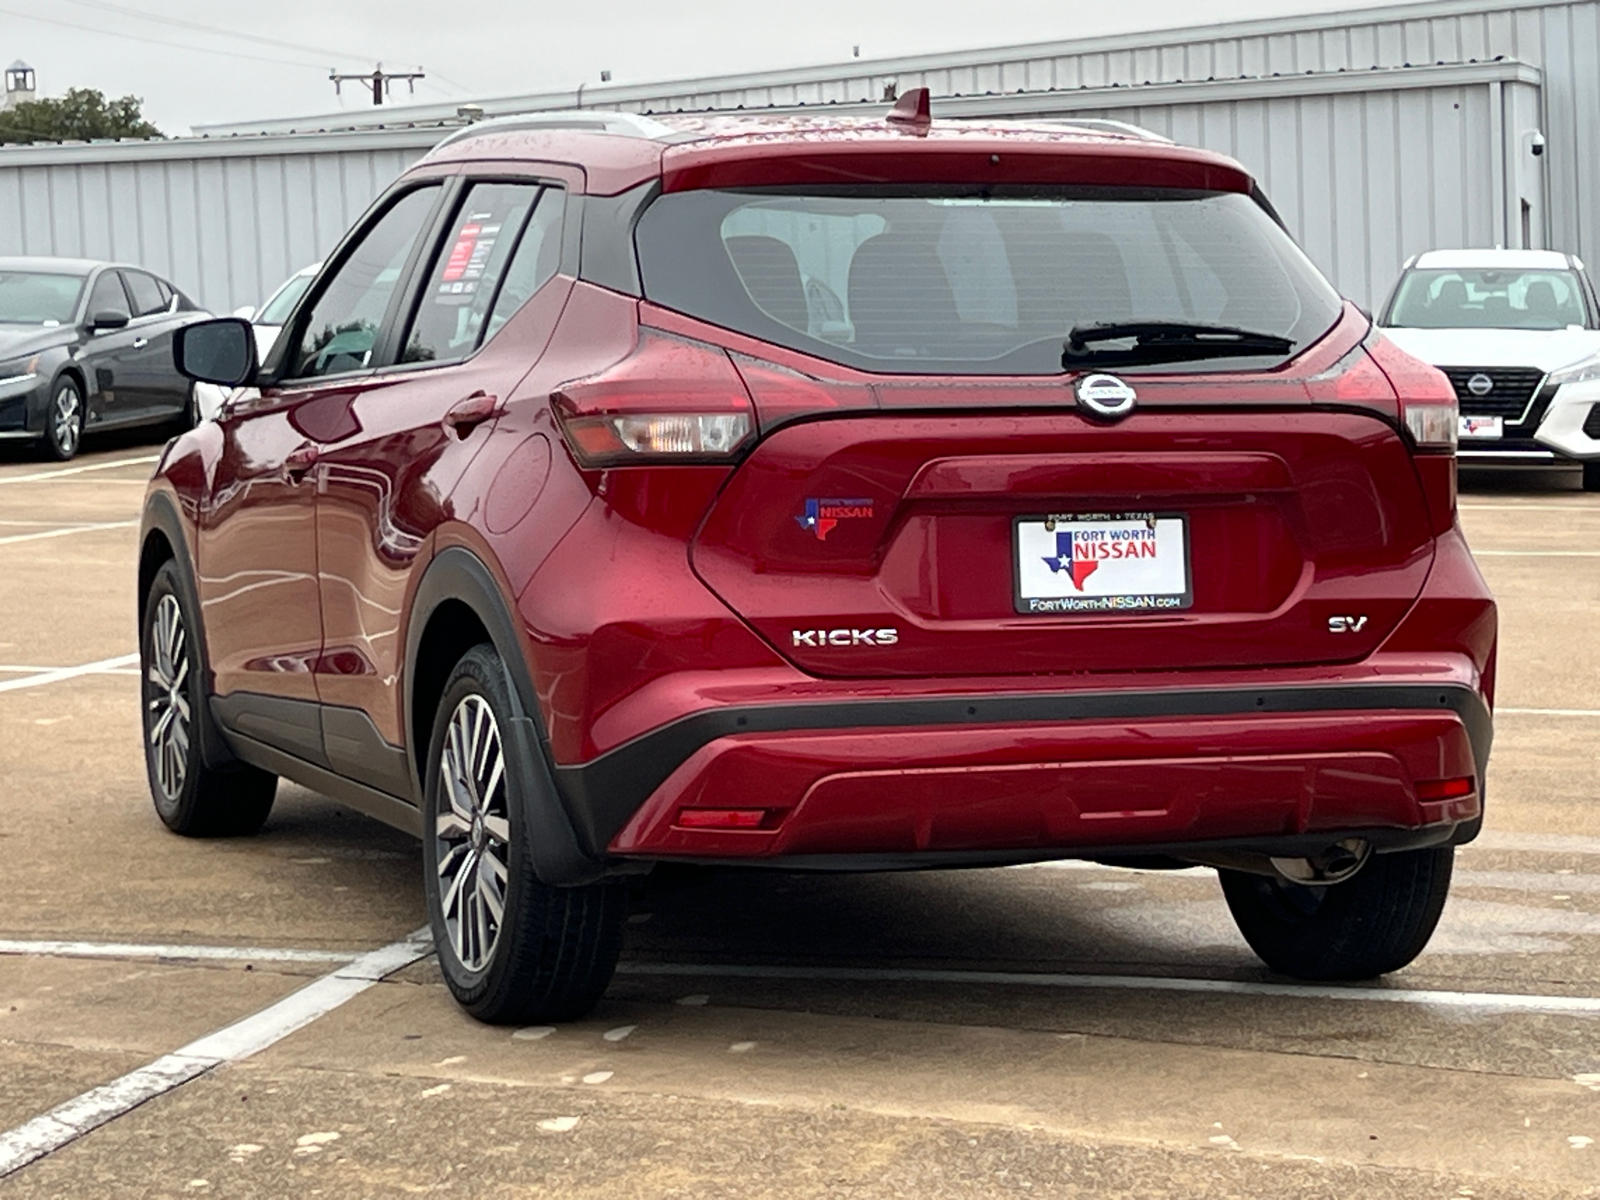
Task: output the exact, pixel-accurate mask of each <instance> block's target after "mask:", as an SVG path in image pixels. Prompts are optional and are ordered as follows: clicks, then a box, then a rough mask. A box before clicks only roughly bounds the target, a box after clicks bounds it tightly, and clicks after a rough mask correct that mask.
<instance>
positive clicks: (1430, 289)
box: [1378, 250, 1600, 492]
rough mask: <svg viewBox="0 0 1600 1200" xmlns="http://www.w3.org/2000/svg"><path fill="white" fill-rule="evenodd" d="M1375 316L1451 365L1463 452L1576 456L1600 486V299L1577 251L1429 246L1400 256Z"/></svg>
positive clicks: (1425, 355)
mask: <svg viewBox="0 0 1600 1200" xmlns="http://www.w3.org/2000/svg"><path fill="white" fill-rule="evenodd" d="M1378 324H1379V325H1380V326H1382V327H1383V330H1384V332H1385V333H1386V334H1387V335H1388V336H1389V337H1390V338H1391V339H1392V340H1393V341H1394V342H1395V344H1396V345H1398V346H1400V347H1401V348H1403V349H1405V350H1407V351H1409V352H1410V353H1411V354H1414V355H1416V356H1417V357H1418V358H1420V359H1422V360H1423V361H1424V362H1429V363H1432V364H1434V365H1435V366H1437V367H1439V368H1440V369H1441V370H1442V371H1444V373H1445V374H1446V375H1447V376H1449V378H1450V383H1451V385H1452V386H1453V387H1454V388H1455V392H1456V397H1457V399H1458V400H1459V402H1460V405H1461V431H1460V432H1461V446H1460V449H1459V451H1458V453H1459V455H1460V457H1461V458H1463V459H1465V460H1466V461H1468V462H1470V463H1477V464H1495V463H1503V464H1509V465H1524V466H1525V465H1528V464H1530V463H1540V462H1545V463H1551V462H1555V463H1570V462H1573V461H1577V462H1581V463H1582V464H1583V486H1584V489H1585V490H1586V491H1591V492H1593V491H1600V409H1597V408H1596V405H1600V303H1597V302H1596V298H1595V292H1594V287H1593V285H1592V284H1591V283H1590V282H1589V277H1588V276H1587V275H1586V274H1585V273H1584V270H1583V264H1582V263H1581V262H1579V261H1578V259H1576V258H1574V257H1573V256H1572V255H1570V254H1561V253H1558V252H1556V251H1553V250H1430V251H1429V252H1428V253H1426V254H1422V255H1418V256H1417V257H1416V258H1413V259H1411V260H1410V261H1409V262H1407V263H1406V266H1405V269H1404V270H1402V271H1401V273H1400V278H1399V279H1398V280H1397V281H1396V282H1395V286H1394V291H1393V292H1391V293H1390V295H1389V299H1388V301H1387V302H1386V303H1385V304H1384V306H1383V308H1382V310H1381V312H1380V315H1379V317H1378Z"/></svg>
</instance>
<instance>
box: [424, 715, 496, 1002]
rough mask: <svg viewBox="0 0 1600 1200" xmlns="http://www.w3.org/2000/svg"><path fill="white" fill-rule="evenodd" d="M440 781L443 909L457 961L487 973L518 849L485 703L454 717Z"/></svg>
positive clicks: (438, 850)
mask: <svg viewBox="0 0 1600 1200" xmlns="http://www.w3.org/2000/svg"><path fill="white" fill-rule="evenodd" d="M439 774H440V780H439V783H440V790H439V798H440V804H439V816H438V820H437V822H436V824H435V827H434V838H435V862H437V863H438V868H437V869H438V872H439V907H440V909H441V910H442V913H443V916H444V924H445V928H446V930H447V931H448V933H449V937H450V947H451V949H452V950H454V951H455V955H456V958H457V959H458V960H459V961H460V963H461V965H462V966H463V967H465V968H466V969H467V970H469V971H481V970H483V969H484V968H485V967H487V966H488V965H489V962H490V960H491V959H492V958H493V956H494V949H495V943H496V942H497V941H498V940H499V937H500V929H501V926H502V925H503V924H504V921H505V907H506V890H507V886H508V883H509V879H510V870H509V862H510V843H511V820H510V814H509V807H508V799H507V794H506V777H505V755H504V752H503V750H502V747H501V744H500V727H499V725H498V723H497V722H496V721H495V718H494V711H493V710H492V709H491V708H490V707H489V704H488V702H487V701H486V700H485V699H484V698H483V697H482V696H467V697H466V698H464V699H463V700H462V701H461V703H460V704H458V705H457V706H456V710H455V712H454V713H452V714H451V717H450V726H449V730H448V731H447V733H446V735H445V741H444V748H443V753H442V754H441V755H440V758H439Z"/></svg>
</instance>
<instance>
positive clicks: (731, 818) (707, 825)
mask: <svg viewBox="0 0 1600 1200" xmlns="http://www.w3.org/2000/svg"><path fill="white" fill-rule="evenodd" d="M766 819H767V810H766V809H764V808H685V809H682V810H680V811H679V813H678V820H677V822H676V823H677V825H678V827H679V828H681V829H760V828H761V825H762V823H763V822H764V821H765V820H766Z"/></svg>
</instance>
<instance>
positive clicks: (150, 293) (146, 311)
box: [122, 271, 167, 317]
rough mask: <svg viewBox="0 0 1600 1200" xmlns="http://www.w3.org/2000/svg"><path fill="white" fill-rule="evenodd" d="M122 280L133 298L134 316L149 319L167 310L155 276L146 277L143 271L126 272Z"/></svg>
mask: <svg viewBox="0 0 1600 1200" xmlns="http://www.w3.org/2000/svg"><path fill="white" fill-rule="evenodd" d="M122 280H123V282H124V283H126V284H127V285H128V295H129V296H131V297H133V315H134V316H136V317H148V316H150V315H151V314H152V313H158V312H160V311H161V310H162V309H164V308H166V306H167V305H166V302H165V301H164V300H162V299H161V288H160V287H159V286H158V285H157V284H156V281H155V277H154V276H151V275H146V274H145V273H144V272H143V271H124V272H123V273H122Z"/></svg>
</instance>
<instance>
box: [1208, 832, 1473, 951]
mask: <svg viewBox="0 0 1600 1200" xmlns="http://www.w3.org/2000/svg"><path fill="white" fill-rule="evenodd" d="M1454 861H1455V848H1454V847H1452V846H1443V847H1439V848H1436V849H1428V850H1407V851H1402V852H1400V853H1397V854H1375V855H1373V856H1372V858H1371V859H1370V860H1368V862H1367V864H1366V866H1364V867H1362V868H1361V870H1360V871H1359V872H1358V873H1357V874H1356V875H1355V876H1354V877H1353V878H1351V879H1348V880H1346V881H1345V882H1344V883H1337V884H1334V885H1332V886H1331V887H1304V886H1302V885H1300V884H1294V883H1284V882H1282V881H1280V880H1277V879H1271V878H1268V877H1267V876H1264V875H1248V874H1245V873H1244V872H1242V871H1220V872H1218V874H1219V875H1220V876H1221V878H1222V894H1223V895H1224V896H1225V897H1226V898H1227V901H1228V908H1229V909H1230V910H1232V912H1233V919H1234V922H1235V923H1236V924H1237V925H1238V926H1239V932H1240V933H1242V934H1244V940H1245V941H1247V942H1249V943H1250V948H1251V949H1252V950H1254V951H1255V952H1256V954H1257V955H1258V956H1259V957H1260V958H1261V961H1262V962H1264V963H1266V964H1267V966H1268V967H1270V968H1271V969H1272V970H1274V971H1276V972H1278V973H1279V974H1281V975H1290V976H1293V977H1294V978H1296V979H1314V980H1339V979H1343V980H1350V979H1372V978H1374V977H1375V976H1378V975H1384V974H1387V973H1388V972H1390V971H1398V970H1399V969H1400V968H1401V967H1403V966H1405V965H1406V964H1407V963H1409V962H1411V960H1412V959H1414V958H1416V957H1417V955H1419V954H1421V953H1422V949H1423V947H1424V946H1426V945H1427V944H1428V939H1429V938H1430V937H1432V936H1433V930H1434V927H1435V926H1437V925H1438V924H1439V914H1440V913H1442V912H1443V911H1444V902H1445V898H1446V897H1447V896H1448V895H1449V892H1450V872H1451V867H1452V865H1453V863H1454Z"/></svg>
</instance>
